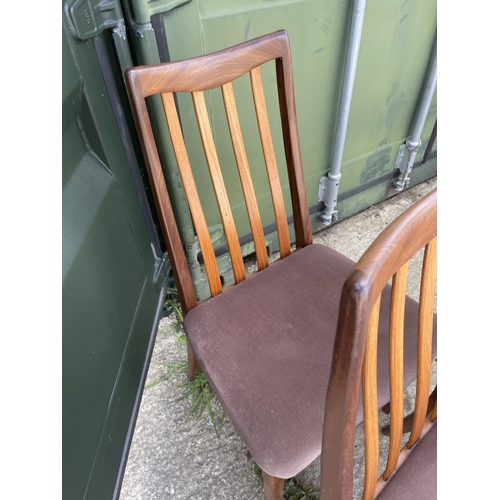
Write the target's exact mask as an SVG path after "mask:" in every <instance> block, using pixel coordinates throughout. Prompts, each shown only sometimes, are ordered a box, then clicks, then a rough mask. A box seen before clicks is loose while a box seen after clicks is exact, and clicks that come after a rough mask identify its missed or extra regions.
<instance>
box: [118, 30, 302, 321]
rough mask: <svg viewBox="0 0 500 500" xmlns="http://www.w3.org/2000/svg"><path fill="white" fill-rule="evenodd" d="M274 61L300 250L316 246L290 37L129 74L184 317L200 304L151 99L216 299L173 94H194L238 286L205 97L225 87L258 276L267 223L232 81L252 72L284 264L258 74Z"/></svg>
mask: <svg viewBox="0 0 500 500" xmlns="http://www.w3.org/2000/svg"><path fill="white" fill-rule="evenodd" d="M272 60H275V61H276V76H277V88H278V99H279V107H280V114H281V126H282V133H283V144H284V149H285V157H286V163H287V173H288V181H289V185H290V192H291V201H292V209H293V222H294V227H295V237H296V247H297V248H301V247H304V246H306V245H309V244H311V243H312V231H311V223H310V218H309V208H308V204H307V198H306V190H305V183H304V174H303V170H302V159H301V152H300V146H299V138H298V127H297V117H296V109H295V97H294V91H293V75H292V65H291V56H290V45H289V40H288V35H287V33H286V31H284V30H280V31H277V32H275V33H271V34H269V35H265V36H262V37H259V38H256V39H253V40H249V41H247V42H244V43H241V44H239V45H236V46H234V47H231V48H228V49H224V50H221V51H219V52H215V53H212V54H208V55H204V56H200V57H196V58H192V59H186V60H182V61H176V62H170V63H163V64H157V65H150V66H140V67H135V68H130V69H128V70H127V71H126V72H125V80H126V83H127V89H128V92H129V97H130V100H131V104H132V109H133V113H134V118H135V121H136V125H137V128H138V133H139V138H140V142H141V147H142V150H143V153H144V156H145V160H146V168H147V171H148V175H149V177H150V179H151V184H152V189H153V194H154V199H155V203H156V206H157V210H158V213H159V218H160V223H161V228H162V231H163V233H164V237H165V241H166V245H167V252H168V255H169V258H170V261H171V264H172V269H173V273H174V279H175V283H176V286H177V290H178V293H179V300H180V303H181V307H182V311H183V313H184V314H186V313H187V312H188V311H189V310H191V309H192V308H193V307H195V306H196V305H197V300H196V294H195V291H194V287H193V283H192V281H191V277H190V273H189V269H188V264H187V260H186V256H185V253H184V249H183V245H182V241H181V238H180V235H179V230H178V228H177V225H176V222H175V217H174V212H173V209H172V206H171V203H170V198H169V195H168V191H167V186H166V183H165V178H164V175H163V171H162V167H161V163H160V159H159V155H158V150H157V147H156V143H155V138H154V135H153V129H152V126H151V121H150V118H149V115H148V109H147V105H146V98H147V97H149V96H152V95H155V94H161V98H162V102H163V107H164V110H165V116H166V120H167V123H168V127H169V130H170V136H171V140H172V144H173V147H174V153H175V156H176V160H177V164H178V167H179V173H180V175H181V179H182V182H183V185H184V189H185V192H186V197H187V199H188V204H189V207H190V210H191V213H192V216H193V223H194V224H195V229H196V233H197V235H198V239H199V242H200V247H201V250H202V254H203V260H204V263H205V266H206V270H207V278H208V281H209V286H210V291H211V295H212V296H214V295H217V294H219V293H221V292H222V286H221V283H220V278H219V273H218V269H217V263H216V259H215V253H214V249H213V247H212V244H211V241H210V235H209V233H208V228H207V224H206V221H205V217H204V215H203V211H202V208H201V203H200V200H199V197H198V192H197V189H196V185H195V182H194V177H193V174H192V171H191V167H190V164H189V159H188V155H187V151H186V147H185V143H184V138H183V135H182V131H181V127H180V122H179V117H178V114H177V110H176V107H175V102H174V97H173V93H174V92H191V94H192V98H193V103H194V108H195V111H196V117H197V120H198V125H199V129H200V135H201V139H202V143H203V148H204V151H205V156H206V159H207V164H208V167H209V171H210V176H211V179H212V184H213V186H214V191H215V195H216V198H217V203H218V206H219V211H220V214H221V218H222V222H223V226H224V231H225V233H226V238H227V241H228V248H229V252H230V256H231V262H232V265H233V272H234V277H235V282H236V283H239V282H240V281H242V280H244V279H245V271H244V267H243V259H242V255H241V249H240V246H239V241H238V236H237V233H236V229H235V225H234V220H233V217H232V213H231V207H230V204H229V201H228V197H227V193H226V190H225V186H224V181H223V179H222V173H221V169H220V165H219V162H218V159H217V154H216V150H215V144H214V141H213V136H212V132H211V129H210V124H209V120H208V115H207V109H206V106H205V102H204V96H203V91H206V90H211V89H214V88H216V87H221V90H222V95H223V100H224V106H225V110H226V115H227V119H228V125H229V130H230V135H231V140H232V143H233V149H234V154H235V158H236V163H237V166H238V172H239V175H240V180H241V183H242V188H243V192H244V196H245V202H246V205H247V210H248V215H249V220H250V226H251V230H252V235H253V240H254V243H255V250H256V257H257V262H258V268H259V271H260V270H262V269H264V268H265V267H267V265H268V261H267V250H266V248H265V240H264V234H263V229H262V223H261V220H260V216H259V213H258V208H257V202H256V198H255V193H254V191H253V185H252V180H251V176H250V170H249V166H248V160H247V158H246V153H245V149H244V144H243V139H242V137H241V129H240V126H239V119H238V115H237V110H236V104H235V101H234V94H233V90H232V84H231V82H232V81H233V80H234V79H236V78H238V77H240V76H242V75H244V74H245V73H250V79H251V84H252V93H253V98H254V104H255V110H256V115H257V123H258V127H259V133H260V137H261V142H262V149H263V154H264V158H265V163H266V167H267V173H268V178H269V184H270V188H271V196H272V200H273V205H274V212H275V216H276V226H277V232H278V238H279V247H280V256H281V258H283V257H286V256H287V255H289V254H290V238H289V233H288V221H287V217H286V212H285V208H284V202H283V196H282V192H281V185H280V182H279V176H278V170H277V165H276V160H275V157H274V149H273V145H272V139H271V134H270V128H269V121H268V117H267V110H266V105H265V100H264V93H263V86H262V78H261V74H260V65H262V64H264V63H266V62H269V61H272Z"/></svg>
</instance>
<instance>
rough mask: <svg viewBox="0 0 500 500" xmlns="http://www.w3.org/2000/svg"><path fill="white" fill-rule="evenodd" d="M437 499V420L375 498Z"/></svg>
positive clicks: (401, 499) (390, 499)
mask: <svg viewBox="0 0 500 500" xmlns="http://www.w3.org/2000/svg"><path fill="white" fill-rule="evenodd" d="M420 498H421V499H422V500H436V499H437V421H436V423H435V424H434V425H433V426H432V427H431V429H430V430H429V432H428V433H427V434H426V435H425V436H424V437H423V438H422V439H421V440H420V441H419V442H418V443H417V444H416V445H415V448H414V450H413V451H412V452H411V454H410V455H409V457H408V458H407V459H406V460H405V462H404V463H403V465H402V466H401V468H400V469H399V470H398V471H397V472H396V473H395V474H393V476H392V477H391V478H390V479H389V483H388V484H387V486H386V487H385V488H384V489H383V490H382V491H381V493H380V495H379V496H378V497H377V500H417V499H420Z"/></svg>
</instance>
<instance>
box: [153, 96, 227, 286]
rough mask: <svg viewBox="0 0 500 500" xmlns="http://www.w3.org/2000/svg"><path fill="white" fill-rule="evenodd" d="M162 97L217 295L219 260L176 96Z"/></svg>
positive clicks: (182, 176)
mask: <svg viewBox="0 0 500 500" xmlns="http://www.w3.org/2000/svg"><path fill="white" fill-rule="evenodd" d="M161 98H162V102H163V108H164V110H165V116H166V119H167V124H168V128H169V130H170V136H171V138H172V146H173V148H174V153H175V158H176V160H177V165H178V167H179V173H180V176H181V179H182V183H183V184H184V189H185V192H186V198H187V201H188V204H189V209H190V210H191V213H192V215H193V223H194V226H195V228H196V233H197V235H198V240H199V242H200V247H201V252H202V254H203V260H204V262H205V268H206V272H207V277H208V284H209V287H210V293H211V294H212V296H213V295H217V294H219V293H221V292H222V285H221V282H220V277H219V269H218V267H217V260H216V258H215V252H214V249H213V246H212V241H211V239H210V233H209V232H208V226H207V222H206V220H205V215H204V214H203V209H202V207H201V202H200V198H199V196H198V190H197V189H196V183H195V181H194V177H193V173H192V171H191V165H190V163H189V158H188V154H187V151H186V145H185V143H184V137H183V135H182V131H181V126H180V123H179V117H178V116H177V110H176V107H175V101H174V96H173V94H172V93H171V92H167V93H164V94H162V95H161Z"/></svg>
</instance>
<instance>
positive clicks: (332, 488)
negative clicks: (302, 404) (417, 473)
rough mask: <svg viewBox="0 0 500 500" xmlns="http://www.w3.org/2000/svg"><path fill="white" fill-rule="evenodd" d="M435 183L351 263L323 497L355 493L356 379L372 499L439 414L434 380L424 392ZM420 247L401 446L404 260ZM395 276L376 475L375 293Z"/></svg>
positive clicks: (346, 499)
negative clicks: (408, 405) (413, 386)
mask: <svg viewBox="0 0 500 500" xmlns="http://www.w3.org/2000/svg"><path fill="white" fill-rule="evenodd" d="M436 242H437V190H434V191H433V192H431V193H429V194H428V195H427V196H425V197H424V198H422V199H421V200H420V201H419V202H418V203H416V204H415V205H414V206H412V207H411V208H410V209H408V210H407V211H406V212H405V213H404V214H403V215H401V216H400V217H399V218H398V219H396V220H395V221H394V222H393V223H392V224H391V225H390V226H388V227H387V228H386V229H385V231H384V232H383V233H382V234H381V235H380V236H379V237H378V238H377V239H376V240H375V241H374V243H373V244H372V245H371V246H370V248H369V249H368V250H367V251H366V252H365V254H364V255H363V257H362V258H361V259H360V260H359V262H358V263H357V264H356V265H355V266H354V268H353V270H352V272H351V274H350V276H349V278H348V279H347V281H346V283H345V285H344V288H343V291H342V297H341V301H340V315H339V322H338V327H337V335H336V338H335V345H334V353H333V358H332V371H331V375H330V381H329V386H328V392H327V400H326V406H325V420H324V428H323V443H322V452H321V499H322V500H325V499H326V500H352V487H353V455H354V432H355V423H356V412H357V408H358V396H359V388H360V384H362V386H363V391H362V397H363V409H364V430H365V459H366V462H365V463H366V469H365V489H364V493H363V500H371V499H373V498H376V496H377V495H378V494H379V493H380V491H382V489H383V488H384V486H385V485H386V484H387V481H388V480H389V479H390V477H391V476H392V475H393V474H395V473H397V470H398V469H399V468H400V467H401V465H402V464H403V462H404V461H405V460H406V458H407V457H408V455H409V454H410V453H411V450H412V448H413V446H414V445H415V444H416V443H417V442H418V440H419V439H420V438H422V437H423V436H424V435H425V434H426V433H427V432H428V430H429V429H430V428H431V426H432V425H433V423H434V421H435V420H436V418H437V387H436V388H435V390H434V391H433V393H432V394H431V395H430V396H429V391H430V373H431V361H432V323H433V313H434V294H435V285H436V250H437V243H436ZM424 247H425V255H424V263H423V268H422V276H421V287H420V290H421V291H420V304H419V327H418V368H417V396H416V403H415V411H414V415H413V416H412V418H411V419H409V422H411V423H412V427H411V435H410V438H409V440H408V442H407V443H406V445H405V446H403V447H402V448H401V443H402V434H403V432H404V431H406V430H407V429H405V428H404V419H403V383H402V373H403V366H402V362H403V356H402V352H403V350H402V347H403V345H402V331H403V318H404V296H405V290H406V276H407V271H408V261H409V260H410V258H411V257H412V256H413V255H414V254H415V253H417V252H418V251H419V250H420V249H421V248H424ZM391 277H392V278H393V288H392V296H391V306H390V307H391V311H390V334H389V335H390V354H389V357H390V361H389V362H390V384H391V404H390V409H387V410H388V411H389V412H390V415H391V426H390V445H389V447H390V452H389V457H388V460H387V464H386V468H385V471H384V473H383V474H382V476H381V477H379V478H377V475H378V465H379V453H378V443H379V429H378V408H377V404H376V401H377V383H376V373H377V365H376V363H377V354H376V353H377V340H376V337H377V335H378V317H379V308H380V296H381V292H382V289H383V287H384V286H385V285H386V284H387V282H388V280H389V279H390V278H391Z"/></svg>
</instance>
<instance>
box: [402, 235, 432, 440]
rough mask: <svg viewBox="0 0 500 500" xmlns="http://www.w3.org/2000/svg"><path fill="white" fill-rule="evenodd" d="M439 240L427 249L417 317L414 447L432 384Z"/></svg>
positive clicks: (420, 431)
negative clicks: (433, 331)
mask: <svg viewBox="0 0 500 500" xmlns="http://www.w3.org/2000/svg"><path fill="white" fill-rule="evenodd" d="M436 260H437V239H436V238H433V239H432V240H431V241H429V243H428V244H427V245H426V247H425V254H424V263H423V266H422V281H421V285H420V309H419V316H418V356H417V395H416V399H415V413H414V420H413V427H412V430H411V434H410V439H409V440H408V448H411V447H412V446H413V445H414V444H415V443H416V442H417V441H418V440H419V438H420V434H421V433H422V429H423V427H424V423H425V418H426V416H427V415H426V414H427V404H428V400H429V390H430V384H431V378H430V374H431V363H432V325H433V317H434V294H435V291H436V264H437V263H436Z"/></svg>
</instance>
